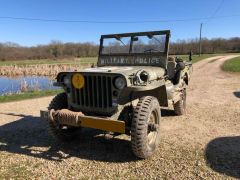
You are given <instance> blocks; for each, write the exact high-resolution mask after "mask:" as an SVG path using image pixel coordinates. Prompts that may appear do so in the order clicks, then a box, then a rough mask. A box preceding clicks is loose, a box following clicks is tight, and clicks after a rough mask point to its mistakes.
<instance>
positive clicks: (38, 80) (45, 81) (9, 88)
mask: <svg viewBox="0 0 240 180" xmlns="http://www.w3.org/2000/svg"><path fill="white" fill-rule="evenodd" d="M53 81H54V80H52V79H49V78H48V77H44V76H24V77H23V76H22V77H6V76H0V95H4V94H8V93H18V92H20V91H21V87H22V85H24V84H25V85H27V87H28V90H36V89H39V90H49V89H58V87H54V86H53Z"/></svg>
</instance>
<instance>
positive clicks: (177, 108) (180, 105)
mask: <svg viewBox="0 0 240 180" xmlns="http://www.w3.org/2000/svg"><path fill="white" fill-rule="evenodd" d="M186 101H187V91H186V88H184V89H183V92H182V94H181V99H180V100H179V101H178V102H176V103H175V104H174V105H173V107H174V112H175V114H176V115H178V116H180V115H184V114H186Z"/></svg>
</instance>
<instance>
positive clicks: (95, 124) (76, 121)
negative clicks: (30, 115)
mask: <svg viewBox="0 0 240 180" xmlns="http://www.w3.org/2000/svg"><path fill="white" fill-rule="evenodd" d="M62 114H64V115H62ZM66 114H67V116H66ZM68 114H69V116H68ZM73 116H74V118H72V117H73ZM40 117H41V118H43V119H45V120H53V121H56V122H58V123H59V124H63V125H70V126H77V127H87V128H93V129H99V130H103V131H111V132H116V133H122V134H124V133H125V122H124V121H119V120H113V119H107V118H106V119H105V118H99V117H94V116H84V115H82V114H81V113H76V112H73V111H70V110H67V109H63V110H58V111H53V114H52V115H51V111H48V110H41V111H40ZM51 117H53V118H52V119H51ZM68 117H69V118H68Z"/></svg>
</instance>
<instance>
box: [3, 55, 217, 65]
mask: <svg viewBox="0 0 240 180" xmlns="http://www.w3.org/2000/svg"><path fill="white" fill-rule="evenodd" d="M216 55H217V54H203V55H202V56H198V55H194V56H193V63H194V62H197V61H199V60H202V59H204V58H208V57H212V56H216ZM178 57H180V58H184V59H186V60H187V59H188V55H178ZM96 62H97V57H83V58H75V59H62V60H53V59H41V60H18V61H0V66H12V65H17V66H24V65H36V64H92V63H96Z"/></svg>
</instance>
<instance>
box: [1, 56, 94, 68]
mask: <svg viewBox="0 0 240 180" xmlns="http://www.w3.org/2000/svg"><path fill="white" fill-rule="evenodd" d="M96 62H97V57H85V58H75V59H61V60H54V59H40V60H18V61H0V66H11V65H18V66H23V65H36V64H79V63H80V64H89V63H96Z"/></svg>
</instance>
